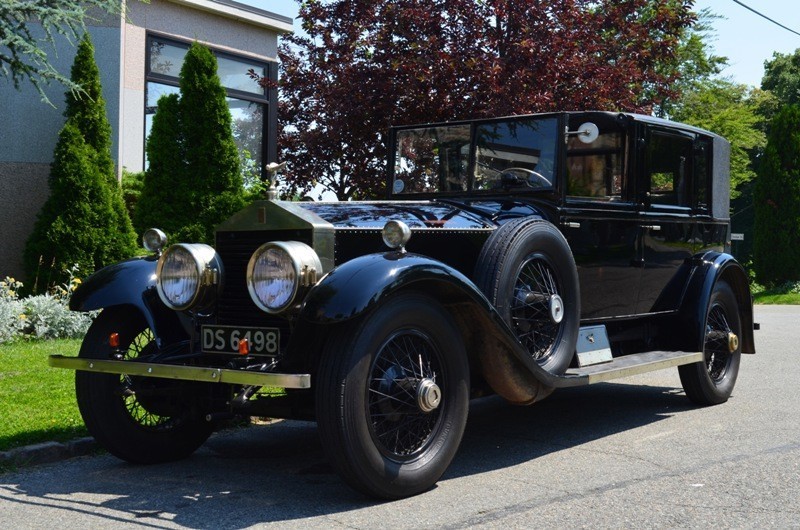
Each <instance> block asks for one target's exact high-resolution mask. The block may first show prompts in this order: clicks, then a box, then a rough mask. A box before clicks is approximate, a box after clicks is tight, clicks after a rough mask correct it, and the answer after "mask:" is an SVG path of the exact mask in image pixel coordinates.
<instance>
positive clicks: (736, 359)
mask: <svg viewBox="0 0 800 530" xmlns="http://www.w3.org/2000/svg"><path fill="white" fill-rule="evenodd" d="M716 305H719V306H721V307H722V308H723V310H724V311H725V316H726V318H727V319H728V325H729V326H730V327H731V331H732V332H733V333H735V334H736V336H737V337H741V336H742V324H741V318H740V316H739V311H738V303H737V302H736V295H735V294H734V293H733V290H732V289H731V287H730V286H729V285H728V284H727V283H726V282H724V281H720V282H717V284H716V285H715V286H714V291H713V292H712V294H711V297H710V298H709V302H708V309H707V311H706V325H707V323H708V316H709V315H710V314H711V311H712V309H713V308H714V307H715V306H716ZM705 354H706V353H705V337H704V339H703V355H704V359H703V363H702V368H703V371H702V373H703V376H704V378H705V384H706V385H707V387H708V388H707V390H708V392H710V393H711V394H713V395H714V397H715V398H716V399H718V400H722V401H725V400H727V399H728V397H729V396H730V395H731V393H732V392H733V387H734V385H735V384H736V379H737V377H738V375H739V363H740V362H741V356H742V350H741V341H740V344H739V347H738V348H737V349H736V351H735V352H733V353H732V354H731V356H730V358H729V360H728V363H727V366H726V367H725V375H723V377H722V379H721V380H720V381H717V382H715V381H713V380H712V379H711V375H710V374H709V373H708V368H707V367H706V359H705Z"/></svg>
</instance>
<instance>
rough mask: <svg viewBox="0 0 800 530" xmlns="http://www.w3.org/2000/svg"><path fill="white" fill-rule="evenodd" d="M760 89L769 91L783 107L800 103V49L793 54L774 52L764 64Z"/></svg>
mask: <svg viewBox="0 0 800 530" xmlns="http://www.w3.org/2000/svg"><path fill="white" fill-rule="evenodd" d="M761 88H762V89H764V90H769V91H770V92H772V93H773V94H774V95H775V96H776V97H777V98H778V101H779V102H780V103H781V104H783V105H796V104H799V103H800V49H797V50H795V52H794V53H791V54H784V53H778V52H775V53H773V54H772V59H771V60H769V61H766V62H765V63H764V77H763V78H762V79H761Z"/></svg>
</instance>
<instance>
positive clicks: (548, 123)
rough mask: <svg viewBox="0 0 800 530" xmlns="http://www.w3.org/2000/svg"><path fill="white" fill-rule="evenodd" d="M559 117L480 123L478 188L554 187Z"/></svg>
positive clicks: (477, 147)
mask: <svg viewBox="0 0 800 530" xmlns="http://www.w3.org/2000/svg"><path fill="white" fill-rule="evenodd" d="M557 129H558V120H557V119H556V118H544V119H536V118H519V119H514V120H509V121H501V122H492V123H486V124H483V125H480V126H479V127H478V128H477V130H476V132H475V137H476V144H477V145H476V151H475V185H474V188H475V189H476V190H491V189H500V188H504V187H525V188H533V189H543V188H552V187H553V172H554V171H555V160H556V142H557V139H558V137H559V135H558V134H557V132H556V131H557Z"/></svg>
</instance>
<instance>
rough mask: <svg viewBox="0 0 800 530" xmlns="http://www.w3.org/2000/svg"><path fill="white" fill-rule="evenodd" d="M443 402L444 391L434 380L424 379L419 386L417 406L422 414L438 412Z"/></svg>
mask: <svg viewBox="0 0 800 530" xmlns="http://www.w3.org/2000/svg"><path fill="white" fill-rule="evenodd" d="M441 402H442V391H441V389H440V388H439V385H437V384H436V383H434V382H433V380H432V379H427V378H426V379H423V380H422V381H420V382H419V386H417V406H419V408H420V410H421V411H422V412H431V411H433V410H436V408H437V407H438V406H439V404H440V403H441Z"/></svg>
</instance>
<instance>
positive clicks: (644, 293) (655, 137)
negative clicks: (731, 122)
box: [636, 124, 697, 313]
mask: <svg viewBox="0 0 800 530" xmlns="http://www.w3.org/2000/svg"><path fill="white" fill-rule="evenodd" d="M639 127H640V128H639V131H640V138H643V139H644V142H640V145H641V147H640V148H639V150H638V157H637V158H638V160H637V166H638V167H639V171H637V174H638V178H637V195H638V197H639V237H638V243H639V252H640V253H641V254H640V255H641V258H640V259H641V267H642V271H641V272H642V276H641V283H640V285H639V292H638V300H637V303H636V312H637V313H649V312H653V311H657V310H664V309H668V308H666V307H663V305H662V304H658V305H657V304H656V302H657V301H658V300H659V299H660V298H661V299H664V298H666V294H667V293H666V288H667V285H668V284H669V282H670V280H672V278H673V277H674V276H675V274H676V272H677V271H678V269H679V268H680V266H681V265H682V264H683V263H684V261H685V260H686V259H687V258H690V257H691V256H692V255H693V254H694V252H695V247H696V246H697V242H696V237H697V226H696V222H695V219H694V216H693V207H694V203H695V201H694V195H695V194H694V192H693V173H694V164H695V160H694V146H695V141H696V135H695V134H694V133H692V132H688V131H683V130H678V129H672V128H666V127H661V126H657V125H652V124H641V125H640V126H639ZM662 293H663V294H664V297H663V298H662Z"/></svg>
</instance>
